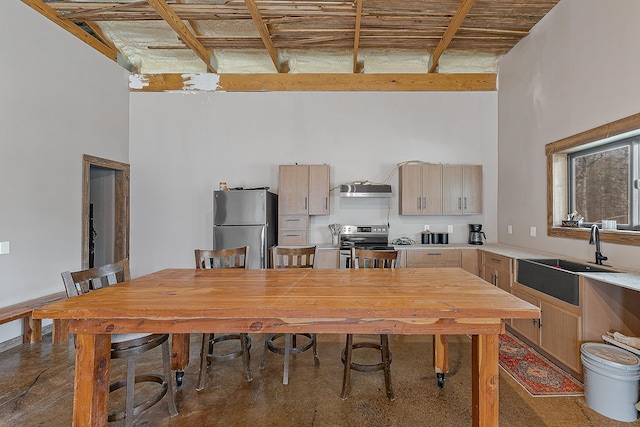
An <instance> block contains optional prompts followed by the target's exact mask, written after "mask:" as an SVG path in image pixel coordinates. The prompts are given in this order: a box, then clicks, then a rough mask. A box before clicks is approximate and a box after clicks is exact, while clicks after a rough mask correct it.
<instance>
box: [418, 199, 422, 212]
mask: <svg viewBox="0 0 640 427" xmlns="http://www.w3.org/2000/svg"><path fill="white" fill-rule="evenodd" d="M420 200H421V199H420V197H418V210H421V209H422V204H421V203H420Z"/></svg>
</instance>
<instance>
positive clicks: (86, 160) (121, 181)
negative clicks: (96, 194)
mask: <svg viewBox="0 0 640 427" xmlns="http://www.w3.org/2000/svg"><path fill="white" fill-rule="evenodd" d="M91 166H94V167H100V168H103V169H109V170H112V171H114V172H115V204H114V208H115V211H114V217H115V224H114V236H115V242H114V248H113V252H114V253H113V255H114V257H113V259H114V260H121V259H124V258H129V233H130V230H129V224H130V218H131V216H130V211H129V209H130V204H129V192H130V166H129V165H128V164H126V163H121V162H116V161H113V160H108V159H103V158H100V157H94V156H90V155H88V154H85V155H83V156H82V268H83V269H86V268H89V232H90V231H89V204H90V196H91Z"/></svg>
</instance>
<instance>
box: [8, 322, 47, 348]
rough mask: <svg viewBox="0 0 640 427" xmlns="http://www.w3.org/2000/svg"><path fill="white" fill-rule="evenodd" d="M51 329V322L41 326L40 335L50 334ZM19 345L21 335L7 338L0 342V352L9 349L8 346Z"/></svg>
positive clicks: (20, 343)
mask: <svg viewBox="0 0 640 427" xmlns="http://www.w3.org/2000/svg"><path fill="white" fill-rule="evenodd" d="M52 329H53V324H49V325H46V326H43V327H42V336H45V335H48V334H49V335H50V334H51V331H52ZM19 345H22V335H20V336H18V337H15V338H11V339H10V340H7V341H3V342H0V353H2V352H3V351H6V350H9V349H10V348H13V347H18V346H19Z"/></svg>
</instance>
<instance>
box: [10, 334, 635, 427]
mask: <svg viewBox="0 0 640 427" xmlns="http://www.w3.org/2000/svg"><path fill="white" fill-rule="evenodd" d="M251 336H252V339H253V348H252V359H251V368H252V371H253V381H251V382H250V383H249V382H247V381H246V379H245V377H244V375H243V372H242V362H241V359H239V358H238V359H235V360H232V361H228V362H223V363H220V364H217V365H215V366H211V367H210V368H209V376H208V382H207V388H206V389H205V390H203V391H201V392H197V391H196V390H195V385H196V382H197V378H198V353H199V348H200V335H192V339H191V360H190V364H189V367H188V368H187V370H186V371H185V376H184V383H183V385H182V387H180V388H178V390H177V392H176V401H177V405H178V410H179V411H180V414H179V415H178V416H176V417H174V418H171V417H170V416H169V413H168V409H167V404H166V402H165V400H163V401H162V402H161V403H159V404H158V405H156V406H155V407H153V408H151V409H149V410H147V411H146V412H144V413H143V414H141V415H139V416H138V418H137V420H136V421H137V422H136V424H137V425H140V426H172V427H177V426H214V425H216V426H244V425H261V426H439V427H443V426H456V427H458V426H465V425H470V424H471V390H470V383H471V374H470V364H471V340H470V339H469V338H468V337H466V336H452V337H450V350H449V355H450V362H449V363H450V369H451V372H450V373H449V374H448V375H447V378H446V384H445V387H444V388H443V389H439V388H438V387H437V385H436V376H435V373H434V371H433V368H432V366H431V363H432V362H431V336H425V337H418V336H399V335H396V336H391V337H390V346H391V351H392V353H393V363H392V380H393V387H394V392H395V397H396V399H395V401H394V402H390V401H388V400H387V398H386V395H385V392H384V381H383V377H382V372H376V373H371V374H366V373H359V372H353V373H352V390H351V394H350V395H349V397H348V399H347V400H344V401H343V400H341V399H340V390H341V385H342V363H341V362H340V351H341V349H342V346H343V337H342V336H338V335H318V341H319V356H320V363H321V364H320V367H315V366H314V363H313V357H312V355H311V353H310V352H307V353H304V354H302V355H298V356H296V357H295V358H294V360H293V361H292V366H291V374H290V378H289V385H286V386H285V385H283V384H282V368H283V365H282V356H278V355H275V354H273V353H270V354H269V358H268V363H267V367H266V368H265V369H264V370H260V369H259V368H258V365H259V364H260V358H261V356H262V349H263V341H262V340H263V337H262V336H260V335H251ZM160 360H161V358H160V350H159V349H157V350H153V351H151V352H149V353H148V354H145V355H143V356H142V357H141V359H140V364H141V366H143V367H144V368H150V367H151V368H153V369H152V370H153V371H155V372H161V365H160ZM73 365H74V351H73V345H72V344H71V343H69V344H61V345H56V346H52V345H51V342H50V335H49V336H46V337H45V339H44V340H43V342H42V343H38V344H31V345H29V344H25V345H21V346H19V347H15V348H12V349H9V350H6V351H5V352H2V353H0V384H2V386H1V390H0V426H25V427H27V426H68V425H71V419H72V417H71V411H72V402H73V375H74V372H73ZM123 365H124V361H121V360H116V361H112V375H118V374H119V373H121V372H122V367H123ZM152 370H151V369H141V370H139V372H148V371H152ZM499 387H500V425H501V426H594V427H595V426H640V421H636V422H633V423H623V422H617V421H613V420H611V419H609V418H606V417H603V416H601V415H599V414H598V413H596V412H595V411H593V410H591V409H590V408H588V407H587V406H586V405H585V400H584V397H537V398H534V397H531V396H530V395H529V394H528V393H527V392H526V391H525V390H524V389H523V388H522V387H520V386H519V385H518V384H517V383H516V382H515V381H514V380H513V379H512V378H511V377H509V375H507V374H506V373H505V372H504V371H502V370H500V385H499ZM117 401H118V398H113V399H110V403H114V404H115V403H117ZM114 424H115V423H114Z"/></svg>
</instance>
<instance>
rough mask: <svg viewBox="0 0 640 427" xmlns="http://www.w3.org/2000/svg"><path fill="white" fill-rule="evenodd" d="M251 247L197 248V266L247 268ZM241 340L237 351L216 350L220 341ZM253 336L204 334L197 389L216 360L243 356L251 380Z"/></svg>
mask: <svg viewBox="0 0 640 427" xmlns="http://www.w3.org/2000/svg"><path fill="white" fill-rule="evenodd" d="M248 255H249V247H248V246H243V247H240V248H231V249H218V250H204V249H196V250H195V257H196V268H206V269H219V268H247V256H248ZM232 340H233V341H235V340H237V341H239V343H240V348H239V349H238V350H235V351H226V352H216V349H218V348H219V347H220V343H222V342H225V341H232ZM250 350H251V337H249V334H217V335H216V334H214V333H208V334H206V333H205V334H202V348H201V350H200V373H199V374H198V385H197V387H196V390H197V391H202V390H204V388H205V382H206V371H207V367H208V366H210V365H211V364H212V363H214V362H224V361H227V360H233V359H235V358H238V357H242V363H243V365H244V371H245V375H246V376H247V381H251V380H252V379H253V377H252V376H251V367H250V366H249V361H250V359H251V353H250Z"/></svg>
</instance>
